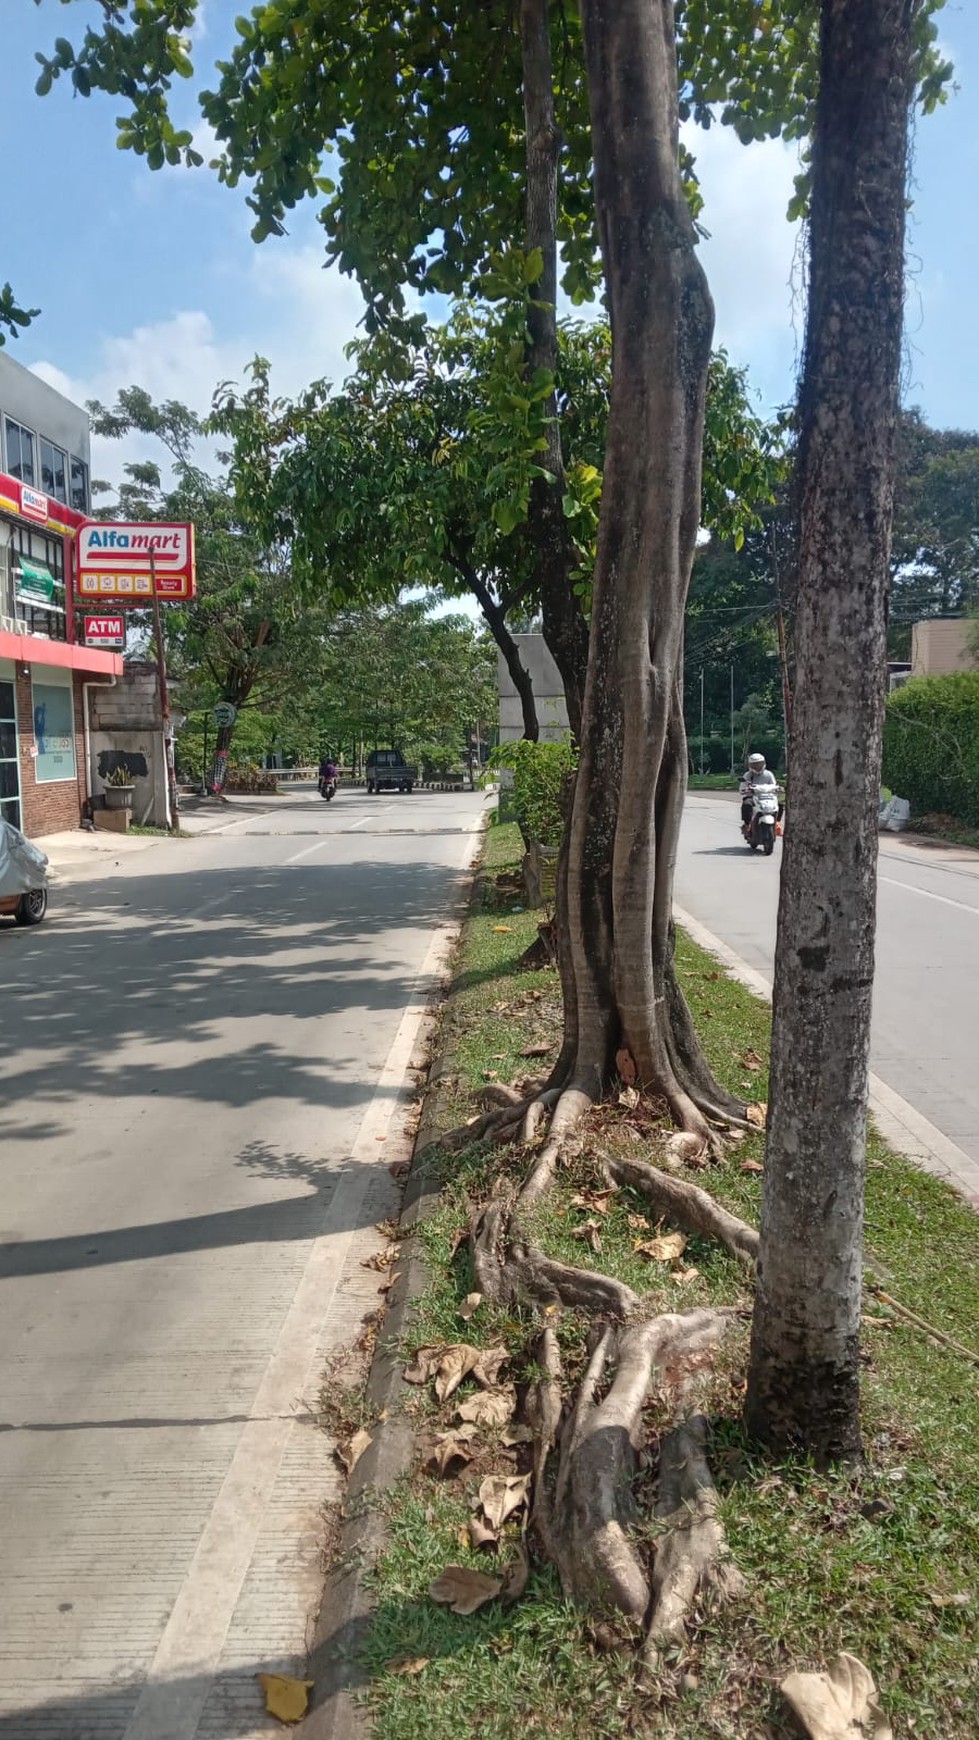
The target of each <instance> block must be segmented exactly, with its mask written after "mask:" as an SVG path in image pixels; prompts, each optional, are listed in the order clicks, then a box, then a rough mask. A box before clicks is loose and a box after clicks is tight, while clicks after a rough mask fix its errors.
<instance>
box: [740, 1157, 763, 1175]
mask: <svg viewBox="0 0 979 1740" xmlns="http://www.w3.org/2000/svg"><path fill="white" fill-rule="evenodd" d="M764 1170H765V1168H764V1166H763V1165H762V1163H761V1161H760V1160H742V1162H741V1171H742V1172H764Z"/></svg>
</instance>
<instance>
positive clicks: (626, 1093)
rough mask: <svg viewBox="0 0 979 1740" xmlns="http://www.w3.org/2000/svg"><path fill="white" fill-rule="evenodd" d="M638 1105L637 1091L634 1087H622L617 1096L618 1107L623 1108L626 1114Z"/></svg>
mask: <svg viewBox="0 0 979 1740" xmlns="http://www.w3.org/2000/svg"><path fill="white" fill-rule="evenodd" d="M638 1104H639V1089H638V1088H635V1087H624V1088H623V1089H622V1090H621V1092H620V1094H619V1105H620V1106H624V1107H625V1109H626V1111H627V1112H634V1111H635V1109H636V1107H637V1106H638Z"/></svg>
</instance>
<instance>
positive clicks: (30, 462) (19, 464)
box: [4, 417, 37, 484]
mask: <svg viewBox="0 0 979 1740" xmlns="http://www.w3.org/2000/svg"><path fill="white" fill-rule="evenodd" d="M5 424H6V427H5V428H4V443H5V445H6V449H7V473H8V475H9V476H10V477H19V478H20V481H21V483H30V484H34V483H36V482H37V476H36V473H35V470H34V437H33V435H32V434H31V432H30V430H29V429H25V428H24V427H23V425H22V424H21V423H15V422H14V420H13V418H12V417H7V418H6V419H5Z"/></svg>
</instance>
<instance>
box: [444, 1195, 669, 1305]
mask: <svg viewBox="0 0 979 1740" xmlns="http://www.w3.org/2000/svg"><path fill="white" fill-rule="evenodd" d="M511 1216H512V1210H511V1207H510V1205H509V1204H508V1203H507V1202H506V1200H505V1199H504V1198H502V1197H499V1196H495V1197H493V1199H492V1201H490V1202H488V1203H487V1204H486V1205H485V1207H484V1208H481V1209H479V1210H478V1211H477V1213H476V1214H475V1215H474V1217H473V1220H472V1224H471V1226H470V1244H471V1250H472V1259H473V1268H474V1270H475V1272H476V1280H477V1282H478V1285H479V1290H480V1292H481V1293H482V1294H483V1295H484V1296H485V1297H486V1298H488V1299H495V1300H500V1301H514V1300H517V1299H520V1298H524V1299H533V1300H535V1301H536V1302H537V1303H538V1304H541V1305H565V1306H568V1307H569V1308H571V1309H578V1310H583V1311H588V1312H589V1313H591V1314H592V1315H593V1316H599V1317H628V1316H629V1314H630V1313H631V1312H633V1311H634V1310H635V1309H636V1307H637V1305H638V1304H639V1296H638V1294H637V1293H634V1292H633V1290H632V1288H631V1287H627V1286H626V1285H625V1284H624V1282H622V1281H616V1280H613V1278H612V1277H611V1276H610V1275H600V1274H598V1273H596V1272H595V1271H593V1270H591V1269H579V1268H577V1267H575V1266H573V1265H571V1264H568V1263H558V1262H555V1261H554V1260H553V1259H552V1258H551V1257H546V1256H545V1255H544V1253H543V1252H542V1251H539V1250H537V1249H535V1247H534V1246H533V1245H531V1244H528V1243H527V1241H526V1240H525V1239H524V1238H523V1237H522V1236H521V1234H520V1232H519V1229H518V1228H517V1227H516V1226H515V1225H514V1224H513V1222H512V1218H511Z"/></svg>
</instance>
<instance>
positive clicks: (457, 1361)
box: [435, 1343, 479, 1402]
mask: <svg viewBox="0 0 979 1740" xmlns="http://www.w3.org/2000/svg"><path fill="white" fill-rule="evenodd" d="M478 1361H479V1348H478V1347H468V1346H466V1345H465V1343H460V1344H459V1345H457V1346H455V1347H446V1348H443V1350H442V1357H441V1359H440V1360H439V1364H438V1374H437V1376H436V1379H435V1394H436V1396H437V1397H438V1399H439V1401H440V1402H447V1401H448V1399H449V1397H450V1396H454V1395H455V1392H456V1390H457V1389H458V1388H459V1385H460V1384H461V1382H462V1380H463V1378H464V1377H468V1375H469V1373H470V1372H471V1371H473V1370H474V1368H475V1366H476V1365H477V1363H478Z"/></svg>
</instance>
